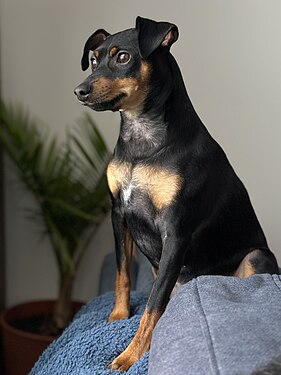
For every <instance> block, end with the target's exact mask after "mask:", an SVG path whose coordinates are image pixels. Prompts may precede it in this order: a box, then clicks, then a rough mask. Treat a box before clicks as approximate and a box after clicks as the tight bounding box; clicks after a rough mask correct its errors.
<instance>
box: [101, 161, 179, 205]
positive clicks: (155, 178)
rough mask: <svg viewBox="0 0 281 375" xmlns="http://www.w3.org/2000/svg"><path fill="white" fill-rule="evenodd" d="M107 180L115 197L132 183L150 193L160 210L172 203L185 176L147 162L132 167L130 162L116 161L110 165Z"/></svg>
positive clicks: (135, 187)
mask: <svg viewBox="0 0 281 375" xmlns="http://www.w3.org/2000/svg"><path fill="white" fill-rule="evenodd" d="M107 180H108V185H109V188H110V191H111V193H112V195H113V196H114V197H116V196H117V195H118V193H119V191H120V190H121V189H124V188H126V186H128V184H130V183H131V184H132V185H133V188H134V189H138V190H140V191H141V192H144V193H146V194H148V196H149V198H150V199H151V201H152V203H153V205H154V207H155V208H156V209H157V210H159V211H162V210H163V209H165V208H166V207H168V206H169V205H170V204H172V202H173V201H174V199H175V198H176V196H177V194H178V192H179V191H180V189H181V187H182V185H183V178H182V177H181V176H180V175H179V174H178V173H176V172H174V171H169V170H167V169H165V168H161V167H157V166H151V165H145V164H140V165H137V166H136V167H135V168H132V165H131V164H130V163H125V162H119V163H118V162H116V161H111V162H110V163H109V165H108V168H107Z"/></svg>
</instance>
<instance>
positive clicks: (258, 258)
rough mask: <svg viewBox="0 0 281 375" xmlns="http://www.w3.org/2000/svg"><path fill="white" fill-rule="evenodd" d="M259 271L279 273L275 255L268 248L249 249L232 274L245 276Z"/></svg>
mask: <svg viewBox="0 0 281 375" xmlns="http://www.w3.org/2000/svg"><path fill="white" fill-rule="evenodd" d="M259 273H269V274H274V273H279V270H278V265H277V261H276V259H275V256H274V255H273V254H272V252H271V251H269V250H261V249H256V250H253V251H251V252H250V253H249V254H247V255H246V256H245V257H244V258H243V260H242V261H241V263H240V264H239V267H238V268H237V270H236V272H235V273H234V276H238V277H241V278H245V277H249V276H251V275H254V274H259Z"/></svg>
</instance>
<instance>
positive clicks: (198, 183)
mask: <svg viewBox="0 0 281 375" xmlns="http://www.w3.org/2000/svg"><path fill="white" fill-rule="evenodd" d="M178 35H179V32H178V28H177V26H176V25H174V24H171V23H169V22H156V21H153V20H149V19H145V18H141V17H137V19H136V26H135V28H131V29H128V30H125V31H121V32H118V33H116V34H113V35H110V34H109V33H108V32H107V31H105V30H103V29H99V30H97V31H96V32H94V33H93V34H92V35H91V36H90V37H89V39H88V40H87V41H86V44H85V47H84V52H83V57H82V61H81V65H82V69H83V70H84V71H85V70H86V69H87V68H88V67H89V65H90V64H91V70H92V71H91V73H90V75H89V76H88V77H87V78H86V79H85V81H84V82H83V83H81V84H80V85H79V86H78V87H77V88H76V89H75V94H76V96H77V99H78V100H79V101H80V102H81V103H82V104H83V105H86V106H88V107H90V108H92V109H93V110H95V111H105V110H110V111H119V112H120V115H121V125H120V134H119V137H118V141H117V144H116V147H115V150H114V154H113V158H112V160H111V162H110V163H109V165H108V168H107V179H108V185H109V189H110V193H111V197H112V225H113V230H114V236H115V245H116V262H117V275H116V291H115V305H114V308H113V310H112V312H111V314H110V316H109V321H110V322H111V321H114V320H118V319H126V318H128V317H129V314H130V261H131V257H132V253H133V249H134V244H136V246H137V247H138V248H139V249H140V250H141V251H142V252H143V254H145V256H146V257H147V258H148V259H149V261H150V262H151V264H152V266H153V268H154V269H155V272H156V278H155V281H154V284H153V287H152V290H151V293H150V297H149V299H148V302H147V305H146V308H145V311H144V314H143V316H142V318H141V321H140V325H139V329H138V331H137V333H136V335H135V337H134V338H133V340H132V341H131V343H130V344H129V346H128V347H127V349H126V350H125V351H124V352H123V353H121V354H120V355H119V356H118V357H117V358H116V359H114V360H113V362H112V363H111V364H110V365H109V367H110V368H111V369H117V370H123V371H124V370H127V369H128V368H129V367H130V366H132V365H133V363H135V362H136V361H137V360H138V359H139V358H141V357H142V355H143V354H144V353H145V352H146V351H147V350H148V349H149V345H150V341H151V336H152V332H153V329H154V327H155V325H156V323H157V321H158V320H159V318H160V316H161V315H162V313H163V311H164V310H165V307H166V305H167V303H168V301H169V297H170V294H171V292H172V290H173V288H174V286H175V284H176V283H177V282H179V283H186V282H188V281H189V280H191V279H192V278H194V277H197V276H200V275H231V276H238V277H241V278H244V277H249V276H251V275H253V274H256V273H271V274H273V273H278V266H277V262H276V259H275V257H274V255H273V253H272V252H271V251H270V250H269V248H268V245H267V242H266V238H265V235H264V233H263V230H262V228H261V226H260V224H259V222H258V219H257V217H256V214H255V212H254V209H253V207H252V205H251V202H250V199H249V196H248V193H247V191H246V189H245V187H244V185H243V184H242V182H241V181H240V179H239V178H238V177H237V175H236V174H235V172H234V170H233V168H232V167H231V165H230V163H229V161H228V159H227V157H226V155H225V153H224V151H223V150H222V148H221V147H220V146H219V145H218V143H217V142H216V141H215V140H214V139H213V138H212V137H211V135H210V134H209V133H208V131H207V129H206V128H205V126H204V125H203V123H202V122H201V120H200V118H199V117H198V115H197V113H196V112H195V110H194V108H193V106H192V103H191V101H190V99H189V96H188V94H187V91H186V89H185V85H184V82H183V79H182V75H181V72H180V69H179V67H178V65H177V63H176V61H175V59H174V57H173V56H172V54H171V53H170V47H171V46H172V44H173V43H175V42H176V41H177V39H178ZM90 52H91V54H90ZM89 55H90V57H89Z"/></svg>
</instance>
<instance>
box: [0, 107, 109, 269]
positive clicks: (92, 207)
mask: <svg viewBox="0 0 281 375" xmlns="http://www.w3.org/2000/svg"><path fill="white" fill-rule="evenodd" d="M0 122H1V124H0V142H1V143H2V145H3V148H4V150H5V151H6V152H7V154H8V155H9V157H10V159H11V160H12V161H13V163H14V164H15V166H16V170H17V172H18V176H19V178H20V180H21V181H22V182H23V185H24V186H25V187H26V188H27V189H28V190H30V191H31V192H32V193H33V194H34V197H35V199H36V202H37V207H36V208H35V209H34V208H32V209H31V211H33V213H32V215H30V217H33V218H36V220H38V215H40V217H41V218H42V223H43V224H44V225H43V226H42V229H43V231H44V232H47V233H48V234H49V235H50V237H51V242H52V244H53V247H54V251H55V254H56V258H57V260H58V263H59V269H60V271H61V272H63V270H64V269H65V268H66V267H68V266H69V263H70V262H71V261H73V259H80V256H77V254H76V252H77V251H78V250H77V249H79V252H81V249H84V247H85V246H83V243H82V244H81V241H82V242H83V238H84V237H85V236H84V232H85V231H87V230H88V231H90V232H94V231H95V228H97V227H98V226H99V225H100V223H101V222H102V220H103V218H104V216H105V214H106V213H107V212H108V210H109V208H110V202H109V194H108V188H107V182H106V176H105V169H106V166H107V164H108V161H109V158H110V156H111V154H110V152H109V150H108V148H107V146H106V144H105V142H104V140H103V138H102V136H101V134H100V132H99V131H98V128H97V127H96V125H95V123H94V121H93V120H92V119H91V117H90V116H89V115H88V114H87V115H85V116H84V117H83V118H82V119H81V120H80V121H79V123H78V126H76V127H75V128H73V129H71V131H70V132H69V134H68V135H67V139H66V142H65V144H64V145H61V144H59V143H58V142H57V140H56V137H54V136H50V135H49V134H48V132H47V131H46V130H44V127H43V126H42V125H41V124H38V121H35V120H34V119H32V118H30V116H29V115H28V113H27V112H26V111H24V110H23V109H22V108H21V107H15V106H11V105H9V106H8V105H5V104H4V103H3V102H0ZM86 243H88V239H87V241H85V245H86ZM73 266H74V267H75V266H76V265H73Z"/></svg>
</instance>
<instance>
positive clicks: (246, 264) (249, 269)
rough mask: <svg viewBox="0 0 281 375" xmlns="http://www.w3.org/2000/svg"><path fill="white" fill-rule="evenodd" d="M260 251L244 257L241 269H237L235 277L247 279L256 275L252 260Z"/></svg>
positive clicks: (240, 265)
mask: <svg viewBox="0 0 281 375" xmlns="http://www.w3.org/2000/svg"><path fill="white" fill-rule="evenodd" d="M258 251H259V250H253V251H252V252H250V253H249V254H247V255H246V256H245V257H244V259H243V260H242V262H241V263H240V264H239V267H238V268H237V270H236V272H235V274H234V276H238V277H241V278H246V277H249V276H252V275H254V274H255V273H256V270H255V267H254V266H253V265H252V264H251V260H252V259H254V257H255V255H256V253H257V252H258Z"/></svg>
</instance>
